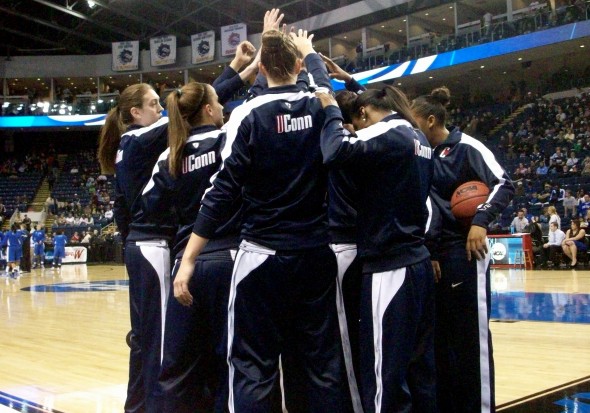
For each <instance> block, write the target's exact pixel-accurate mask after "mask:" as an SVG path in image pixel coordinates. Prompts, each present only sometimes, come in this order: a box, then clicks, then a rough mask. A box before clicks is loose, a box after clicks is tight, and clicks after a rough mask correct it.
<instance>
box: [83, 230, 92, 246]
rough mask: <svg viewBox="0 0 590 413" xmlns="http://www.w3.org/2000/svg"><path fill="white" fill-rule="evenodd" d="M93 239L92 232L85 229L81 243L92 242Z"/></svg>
mask: <svg viewBox="0 0 590 413" xmlns="http://www.w3.org/2000/svg"><path fill="white" fill-rule="evenodd" d="M91 241H92V234H91V233H90V231H88V232H86V231H83V232H82V240H81V241H80V244H90V242H91Z"/></svg>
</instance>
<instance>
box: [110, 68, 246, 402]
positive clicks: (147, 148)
mask: <svg viewBox="0 0 590 413" xmlns="http://www.w3.org/2000/svg"><path fill="white" fill-rule="evenodd" d="M224 73H225V75H224V76H225V77H224V79H225V80H227V79H228V78H233V77H235V75H233V74H231V73H230V72H224ZM228 73H229V74H228ZM240 81H241V80H240ZM234 87H235V84H234V83H233V82H232V81H231V80H229V81H221V82H219V84H217V85H216V86H215V91H216V93H217V94H218V96H223V97H224V98H227V97H228V96H231V93H232V91H233V90H234V89H233V88H234ZM167 137H168V118H162V119H160V120H159V121H157V122H155V123H154V124H152V125H150V126H147V127H141V126H138V125H131V126H129V128H128V131H127V132H126V133H125V134H123V136H122V137H121V142H120V144H119V150H118V152H117V158H116V185H115V190H116V198H115V211H114V212H115V222H116V223H117V227H118V228H119V230H120V231H121V234H122V235H123V238H124V239H126V244H125V264H126V267H127V272H128V274H129V297H130V307H131V330H132V334H133V337H134V339H133V340H132V342H131V355H130V362H129V363H130V365H129V384H128V389H127V400H126V402H125V411H126V412H136V411H143V410H144V409H147V411H154V412H159V411H161V406H159V405H158V404H157V400H155V397H156V393H157V380H158V374H159V370H160V364H161V359H162V341H163V334H162V326H163V325H164V323H165V309H166V301H167V299H168V295H169V290H170V266H171V265H170V250H169V243H170V242H172V240H173V239H174V237H175V236H176V231H177V225H176V222H175V216H174V215H173V214H171V213H170V211H160V214H161V215H162V216H161V217H160V222H159V223H155V222H152V221H150V219H149V218H148V217H147V216H146V214H145V213H144V212H143V210H142V200H141V195H142V191H143V189H144V186H145V185H146V184H147V183H148V181H149V180H150V177H151V174H152V169H153V167H154V165H155V164H156V161H157V159H158V157H159V155H160V154H161V153H162V152H164V150H165V149H166V147H167V144H168V140H167ZM154 301H156V302H159V303H160V305H159V306H158V305H155V303H154Z"/></svg>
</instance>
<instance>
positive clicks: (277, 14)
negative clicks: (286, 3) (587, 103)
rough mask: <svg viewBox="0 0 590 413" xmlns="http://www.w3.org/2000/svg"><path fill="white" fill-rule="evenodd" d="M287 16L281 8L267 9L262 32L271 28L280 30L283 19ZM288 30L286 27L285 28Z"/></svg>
mask: <svg viewBox="0 0 590 413" xmlns="http://www.w3.org/2000/svg"><path fill="white" fill-rule="evenodd" d="M284 17H285V15H284V14H282V13H281V11H280V10H279V9H272V10H267V11H266V13H264V25H263V27H262V33H265V32H268V31H269V30H279V27H280V26H281V21H282V20H283V18H284ZM283 30H286V29H283Z"/></svg>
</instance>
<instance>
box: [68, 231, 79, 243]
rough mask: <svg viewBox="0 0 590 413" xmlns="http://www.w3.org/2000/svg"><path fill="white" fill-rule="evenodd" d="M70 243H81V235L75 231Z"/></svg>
mask: <svg viewBox="0 0 590 413" xmlns="http://www.w3.org/2000/svg"><path fill="white" fill-rule="evenodd" d="M70 242H71V243H72V244H79V243H80V234H78V231H74V234H73V235H72V238H70Z"/></svg>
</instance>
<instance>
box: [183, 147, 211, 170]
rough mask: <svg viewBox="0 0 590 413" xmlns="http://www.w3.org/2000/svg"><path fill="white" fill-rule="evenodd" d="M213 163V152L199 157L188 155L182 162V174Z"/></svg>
mask: <svg viewBox="0 0 590 413" xmlns="http://www.w3.org/2000/svg"><path fill="white" fill-rule="evenodd" d="M214 163H215V151H211V152H207V153H205V154H203V155H199V156H195V155H189V156H187V157H186V158H184V159H183V160H182V173H183V174H186V173H189V172H192V171H194V170H197V169H200V168H203V167H204V166H207V165H211V164H214Z"/></svg>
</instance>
